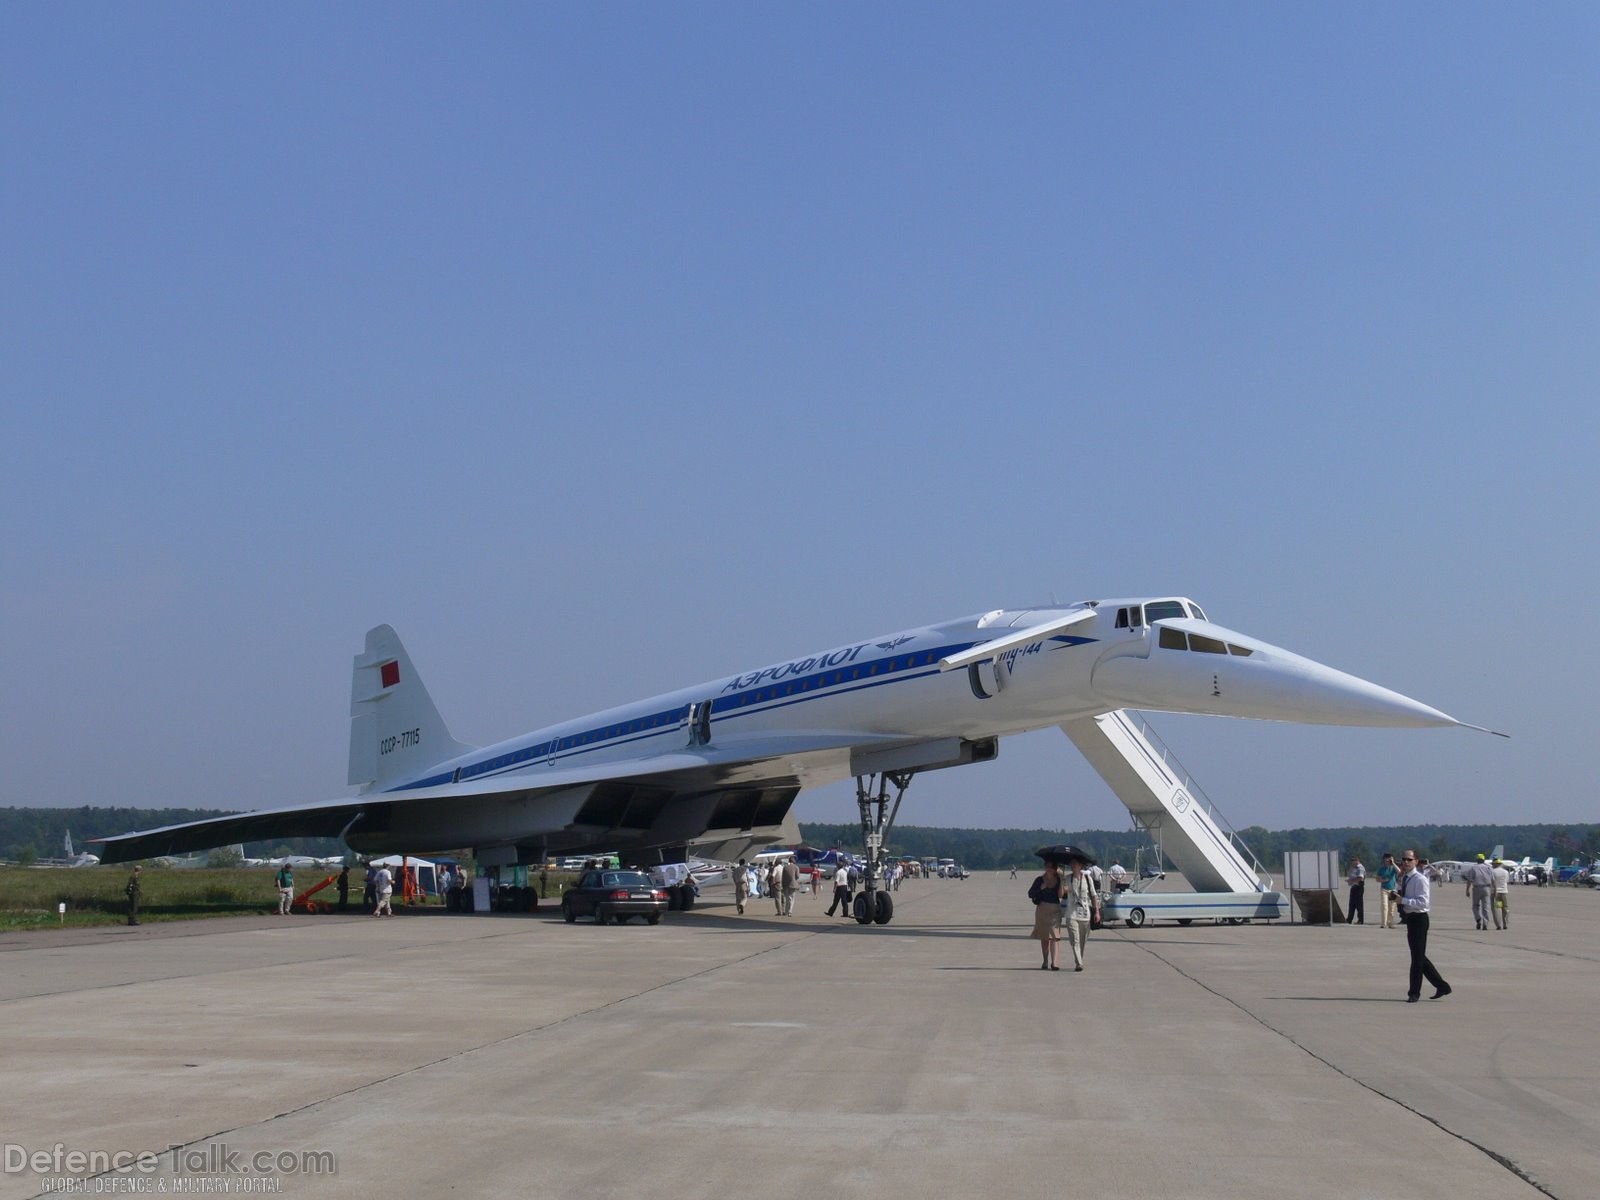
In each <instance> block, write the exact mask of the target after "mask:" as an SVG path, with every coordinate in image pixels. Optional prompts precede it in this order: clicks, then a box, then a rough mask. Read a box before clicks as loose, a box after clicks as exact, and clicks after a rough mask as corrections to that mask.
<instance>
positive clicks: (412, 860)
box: [365, 854, 439, 896]
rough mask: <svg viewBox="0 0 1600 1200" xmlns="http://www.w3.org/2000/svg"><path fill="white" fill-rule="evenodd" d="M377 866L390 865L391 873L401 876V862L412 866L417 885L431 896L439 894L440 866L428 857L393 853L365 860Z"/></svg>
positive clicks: (397, 876)
mask: <svg viewBox="0 0 1600 1200" xmlns="http://www.w3.org/2000/svg"><path fill="white" fill-rule="evenodd" d="M365 861H367V862H370V863H371V864H372V865H373V866H375V867H388V868H389V874H391V875H393V876H395V877H396V879H398V878H399V868H400V864H401V863H404V864H405V865H406V866H408V867H410V868H411V870H412V872H413V874H414V877H415V878H416V881H417V886H418V887H420V888H421V889H422V890H423V891H424V892H427V893H428V895H430V896H437V895H438V894H439V880H438V868H437V867H436V866H435V864H434V863H432V862H430V861H429V860H428V859H426V858H418V857H416V856H415V855H413V854H407V855H405V856H403V857H402V856H401V855H399V854H391V855H389V856H388V857H386V858H372V859H367V860H365Z"/></svg>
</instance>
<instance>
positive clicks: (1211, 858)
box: [1061, 709, 1272, 892]
mask: <svg viewBox="0 0 1600 1200" xmlns="http://www.w3.org/2000/svg"><path fill="white" fill-rule="evenodd" d="M1061 729H1062V732H1064V733H1065V734H1066V735H1067V736H1068V737H1069V738H1071V739H1072V744H1073V745H1074V746H1076V747H1077V748H1078V749H1079V751H1081V752H1082V754H1083V756H1084V758H1086V759H1088V760H1089V765H1090V766H1092V767H1093V768H1094V769H1095V770H1096V771H1098V772H1099V773H1100V777H1101V778H1102V779H1104V780H1105V781H1106V782H1107V783H1108V784H1110V785H1111V790H1112V791H1113V792H1115V793H1116V794H1117V797H1118V798H1119V799H1120V800H1121V801H1122V802H1123V803H1124V804H1126V805H1127V806H1128V811H1129V812H1130V813H1132V814H1133V819H1134V821H1135V822H1136V823H1137V824H1138V825H1139V826H1140V827H1141V828H1142V829H1145V830H1147V831H1148V832H1149V833H1150V834H1151V835H1152V836H1153V837H1155V838H1156V840H1157V841H1158V842H1159V844H1160V846H1161V849H1162V851H1163V852H1164V853H1165V854H1166V856H1167V857H1168V858H1169V859H1171V860H1172V863H1173V865H1174V866H1176V867H1177V868H1178V870H1180V871H1182V872H1183V877H1184V878H1185V879H1187V880H1188V881H1189V886H1190V887H1192V888H1193V889H1194V890H1195V891H1197V892H1265V891H1269V890H1271V887H1272V880H1271V878H1270V877H1269V876H1268V875H1267V871H1266V868H1265V867H1263V866H1262V865H1261V862H1260V860H1259V859H1257V858H1256V856H1255V855H1254V854H1252V853H1251V851H1250V848H1249V847H1248V846H1246V845H1245V844H1244V842H1243V841H1242V840H1241V839H1240V837H1239V835H1238V834H1237V833H1235V832H1234V830H1233V827H1232V826H1231V825H1229V824H1228V822H1227V820H1226V819H1225V818H1224V817H1223V815H1222V814H1221V813H1220V812H1218V811H1217V807H1216V805H1215V804H1213V803H1212V802H1211V800H1210V798H1209V797H1207V796H1206V794H1205V793H1204V792H1203V791H1201V790H1200V785H1199V784H1197V783H1195V781H1194V780H1193V779H1192V778H1191V777H1190V775H1189V773H1188V772H1187V771H1185V770H1184V769H1183V766H1182V764H1180V763H1179V762H1178V760H1177V757H1176V756H1175V755H1174V754H1173V753H1172V751H1171V750H1170V749H1168V747H1167V745H1166V743H1164V742H1163V741H1162V740H1161V739H1160V738H1159V737H1157V736H1156V733H1155V730H1153V729H1151V728H1150V724H1149V722H1148V721H1146V720H1145V719H1144V718H1143V717H1142V716H1140V715H1139V714H1138V713H1135V712H1130V711H1128V710H1126V709H1118V710H1117V711H1115V712H1109V713H1104V714H1102V715H1101V716H1098V717H1082V718H1079V719H1078V720H1076V721H1067V722H1065V723H1063V724H1062V726H1061Z"/></svg>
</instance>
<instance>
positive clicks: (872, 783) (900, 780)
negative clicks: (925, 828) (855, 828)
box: [851, 771, 916, 925]
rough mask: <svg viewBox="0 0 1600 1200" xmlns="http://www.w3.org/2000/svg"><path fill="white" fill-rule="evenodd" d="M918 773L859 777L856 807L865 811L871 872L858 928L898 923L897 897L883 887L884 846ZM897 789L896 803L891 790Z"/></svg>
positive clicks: (858, 905) (860, 899)
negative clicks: (895, 920) (908, 789)
mask: <svg viewBox="0 0 1600 1200" xmlns="http://www.w3.org/2000/svg"><path fill="white" fill-rule="evenodd" d="M915 774H916V772H915V771H883V772H881V773H879V774H877V775H857V776H856V805H857V807H858V808H859V809H860V811H861V841H862V845H863V847H864V849H865V850H866V857H867V872H866V878H865V880H864V881H863V882H862V885H861V891H860V892H859V893H857V895H856V898H855V903H854V905H853V907H852V909H851V915H853V916H854V917H855V919H856V924H858V925H873V924H876V925H887V924H888V923H889V922H890V921H892V920H893V919H894V897H893V896H891V895H890V894H889V893H888V891H886V890H884V889H883V887H882V883H883V843H884V841H885V839H886V838H888V836H889V830H891V829H893V828H894V819H895V816H896V814H897V813H899V811H900V801H901V800H903V799H904V798H905V794H906V788H908V787H910V786H911V777H912V776H913V775H915ZM891 786H893V788H894V800H893V802H892V803H891V802H890V799H889V788H890V787H891Z"/></svg>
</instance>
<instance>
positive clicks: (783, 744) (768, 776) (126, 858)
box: [90, 732, 908, 863]
mask: <svg viewBox="0 0 1600 1200" xmlns="http://www.w3.org/2000/svg"><path fill="white" fill-rule="evenodd" d="M907 744H908V741H907V739H905V738H898V737H890V736H885V735H882V734H868V733H844V732H825V733H815V734H779V735H765V736H757V737H751V738H740V739H732V740H729V741H728V742H726V743H723V744H719V745H707V746H700V747H696V748H695V749H694V750H692V751H680V752H675V753H670V754H658V755H653V756H651V757H648V758H635V759H623V760H619V761H616V762H612V763H598V764H595V765H593V766H589V767H582V768H569V769H566V770H553V771H543V772H536V773H535V772H527V771H520V772H510V773H507V774H503V775H495V776H490V777H487V778H479V779H474V780H472V781H470V782H466V783H450V784H441V785H439V786H436V787H426V788H409V789H400V790H395V791H388V792H368V793H366V794H364V795H359V796H344V797H340V798H338V799H333V800H320V801H312V802H309V803H306V804H296V805H288V806H285V807H281V808H274V809H264V810H257V811H255V812H246V813H239V814H237V815H232V816H226V817H209V818H206V819H205V820H201V821H189V822H185V823H183V824H180V825H168V826H164V827H162V828H160V829H150V830H142V831H139V832H136V833H127V834H121V835H118V836H115V837H107V838H91V839H90V840H91V841H93V842H95V843H96V844H98V845H102V846H104V848H105V849H104V853H103V854H102V856H101V858H102V861H104V862H107V863H119V862H130V861H132V860H134V859H141V858H156V857H162V856H167V855H176V854H186V853H191V852H193V851H196V850H205V849H209V848H211V847H213V846H220V845H227V844H233V843H240V842H259V841H281V840H282V839H284V838H297V837H339V836H340V835H341V834H344V833H346V832H347V831H349V832H350V834H351V837H352V838H357V837H359V836H360V834H361V833H362V832H363V830H362V828H361V826H362V825H363V824H368V825H377V824H381V822H379V821H377V820H376V819H375V818H376V817H377V816H378V815H379V814H388V813H390V812H391V811H393V810H404V809H406V808H407V807H409V806H413V805H419V806H420V805H429V806H437V805H438V804H439V802H441V801H449V800H452V799H454V800H457V801H459V802H461V804H462V805H463V806H465V805H467V804H470V803H472V802H474V801H479V802H481V801H491V802H492V801H496V800H498V801H504V802H507V803H508V804H509V803H512V802H526V801H530V800H536V799H539V798H541V797H546V796H551V795H554V794H557V793H562V792H572V791H574V790H576V789H583V788H586V787H589V786H591V785H597V784H633V785H638V786H640V787H643V788H652V789H659V790H661V791H664V792H665V793H666V794H667V800H666V803H670V802H671V800H672V799H674V798H678V797H687V796H691V795H697V796H698V795H702V794H704V793H706V792H708V791H714V790H716V789H717V788H719V787H727V786H733V785H737V786H740V787H745V788H755V787H760V786H762V785H772V786H781V785H785V784H792V783H794V782H795V781H796V780H798V779H801V778H807V777H812V778H814V779H815V780H820V779H821V778H824V777H826V778H830V779H831V778H835V777H843V775H844V774H845V773H846V771H847V770H848V769H849V762H850V758H851V754H852V752H854V753H856V754H860V753H862V752H877V751H879V750H880V749H882V750H893V749H895V748H897V747H902V746H905V745H907ZM357 818H360V821H358V820H357ZM352 822H356V824H355V825H352ZM506 832H507V840H509V841H514V840H516V839H517V838H518V837H530V838H531V837H538V836H548V835H551V834H560V833H561V832H563V830H562V829H561V828H556V829H547V828H536V827H529V828H526V829H513V828H512V827H511V826H509V825H508V826H507V830H506ZM596 836H597V837H599V840H601V841H604V840H605V838H604V837H603V836H600V834H599V833H598V831H597V834H596ZM433 848H435V849H446V848H451V847H448V846H444V845H440V846H435V847H433Z"/></svg>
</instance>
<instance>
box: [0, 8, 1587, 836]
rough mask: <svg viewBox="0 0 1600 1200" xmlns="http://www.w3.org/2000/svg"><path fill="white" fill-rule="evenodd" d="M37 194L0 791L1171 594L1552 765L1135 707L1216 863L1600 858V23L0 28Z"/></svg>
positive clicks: (621, 19)
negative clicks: (1212, 805) (1224, 830)
mask: <svg viewBox="0 0 1600 1200" xmlns="http://www.w3.org/2000/svg"><path fill="white" fill-rule="evenodd" d="M0 162H3V163H4V164H5V167H4V170H3V172H0V380H3V388H4V392H3V397H0V499H3V506H0V512H3V520H4V526H3V528H4V534H3V542H0V756H3V759H4V762H5V764H6V769H5V771H4V772H3V780H4V782H3V784H0V803H5V804H19V805H78V804H98V805H104V804H139V805H158V804H173V805H185V806H187V805H196V806H218V807H238V808H250V807H258V806H266V805H274V804H280V803H289V802H295V801H302V800H312V799H321V798H328V797H333V796H337V795H341V794H343V792H344V790H345V789H344V787H343V781H344V775H345V760H346V744H347V734H348V722H347V714H348V697H349V669H350V658H351V656H352V655H353V654H355V653H356V652H357V651H358V650H359V649H360V646H361V639H362V635H363V633H364V631H365V630H366V629H367V628H368V627H369V626H370V625H373V624H376V623H378V622H380V621H387V622H390V623H392V624H394V625H395V626H396V628H397V629H399V631H400V632H401V634H402V636H403V637H404V638H405V640H406V643H407V646H408V648H409V649H410V651H411V654H412V656H413V658H414V659H415V660H416V662H417V665H418V667H419V669H420V670H421V672H422V673H423V675H424V676H425V678H426V680H427V682H428V684H429V686H430V689H431V691H432V692H433V694H434V697H435V699H436V701H437V702H438V704H439V706H440V708H441V710H442V711H443V712H444V715H445V717H446V719H447V721H448V722H449V723H450V725H451V727H452V731H453V732H454V733H455V735H456V736H457V737H459V738H461V739H462V740H466V741H473V742H490V741H494V740H497V739H500V738H503V737H507V736H511V735H513V734H516V733H519V732H522V731H524V730H527V729H530V728H533V727H536V726H538V725H542V724H545V723H548V722H551V721H554V720H557V719H561V718H564V717H568V716H573V715H577V714H580V713H583V712H586V711H590V710H593V709H596V708H600V707H604V706H607V705H610V704H613V703H618V702H622V701H625V700H629V699H633V698H636V697H641V696H645V695H650V694H653V693H656V692H661V691H666V690H670V689H673V688H676V687H679V686H684V685H687V684H691V683H695V682H698V681H701V680H704V679H709V678H713V677H716V676H720V675H724V674H730V673H733V672H736V671H741V670H747V669H750V668H753V667H756V666H759V665H762V664H765V663H769V662H775V661H781V660H783V659H785V658H788V657H792V656H793V655H795V654H799V653H804V652H809V651H813V650H815V649H817V648H818V647H820V646H827V645H833V644H838V643H842V642H845V641H849V640H853V639H856V638H860V637H863V636H866V635H869V634H878V633H885V632H889V631H892V630H895V629H898V628H902V627H905V626H908V625H915V624H921V623H924V622H930V621H937V620H942V619H947V618H952V617H956V616H961V615H964V614H967V613H973V612H981V611H985V610H987V609H991V608H997V607H1005V606H1019V605H1025V604H1030V603H1033V602H1037V601H1040V600H1047V599H1049V598H1051V597H1055V598H1057V599H1060V600H1062V601H1070V600H1076V599H1085V598H1091V597H1097V596H1103V595H1129V594H1139V593H1160V592H1170V593H1177V594H1183V595H1190V596H1193V597H1194V598H1196V599H1197V600H1199V601H1200V602H1201V603H1202V604H1203V605H1205V606H1206V608H1207V609H1208V610H1209V611H1210V613H1211V615H1212V617H1213V618H1214V619H1216V620H1218V621H1220V622H1221V623H1222V624H1225V625H1228V626H1231V627H1234V628H1237V629H1241V630H1244V631H1246V632H1249V633H1252V634H1255V635H1258V636H1261V637H1264V638H1266V639H1268V640H1269V641H1275V642H1277V643H1279V644H1281V645H1284V646H1287V647H1289V648H1291V649H1293V650H1296V651H1299V652H1301V653H1304V654H1307V655H1310V656H1311V657H1313V658H1317V659H1319V660H1321V661H1324V662H1327V663H1329V664H1331V665H1333V666H1337V667H1340V668H1343V669H1345V670H1349V671H1352V672H1355V673H1356V674H1359V675H1362V676H1365V677H1367V678H1371V679H1374V680H1376V681H1377V682H1379V683H1382V684H1385V685H1387V686H1390V687H1393V688H1396V689H1397V690H1399V691H1402V692H1404V693H1406V694H1408V695H1411V696H1415V697H1417V698H1418V699H1420V700H1423V701H1425V702H1427V703H1429V704H1433V705H1435V706H1437V707H1439V708H1442V709H1444V710H1445V711H1447V712H1450V713H1452V714H1454V715H1456V716H1458V717H1460V718H1462V719H1464V720H1468V721H1474V722H1479V723H1483V724H1487V725H1492V726H1494V727H1496V728H1500V729H1505V730H1508V731H1509V732H1510V733H1512V734H1513V740H1512V741H1509V742H1507V741H1502V740H1499V739H1491V738H1488V737H1484V736H1482V735H1477V734H1470V733H1466V732H1463V731H1458V730H1452V731H1420V732H1419V731H1412V732H1402V731H1360V730H1340V729H1307V728H1300V727H1292V726H1278V725H1262V724H1255V723H1250V722H1233V721H1223V720H1214V719H1202V718H1176V717H1167V718H1162V717H1157V718H1156V725H1157V728H1158V729H1160V730H1161V731H1162V732H1163V733H1164V734H1165V735H1166V737H1167V739H1168V741H1169V742H1171V743H1172V744H1173V746H1174V747H1175V749H1176V750H1177V752H1178V754H1179V755H1180V757H1181V758H1182V759H1183V760H1184V762H1185V763H1186V765H1188V766H1189V767H1190V769H1191V770H1192V771H1193V772H1194V773H1195V774H1196V775H1197V776H1198V778H1199V779H1200V781H1201V783H1202V784H1203V785H1204V786H1205V787H1206V789H1207V790H1208V791H1209V792H1210V794H1211V795H1212V797H1213V798H1214V799H1215V800H1216V801H1217V802H1218V803H1219V805H1220V806H1221V808H1222V810H1223V812H1224V813H1226V814H1227V816H1228V817H1229V818H1231V819H1232V821H1233V822H1234V823H1235V824H1236V825H1241V826H1242V825H1246V824H1252V823H1260V824H1264V825H1268V826H1271V827H1274V828H1283V827H1288V826H1294V825H1302V824H1344V823H1399V822H1406V823H1409V822H1413V821H1423V822H1427V821H1449V822H1454V821H1525V820H1562V821H1591V820H1595V819H1600V818H1597V806H1596V804H1595V798H1594V785H1593V783H1592V776H1593V762H1594V759H1593V756H1592V754H1591V753H1590V751H1591V750H1592V748H1593V744H1592V742H1591V737H1592V733H1593V729H1594V727H1595V716H1594V714H1595V702H1594V692H1595V683H1596V676H1597V667H1600V651H1597V650H1596V645H1597V640H1600V639H1597V638H1596V637H1595V635H1594V634H1593V633H1592V632H1591V630H1590V629H1589V627H1588V617H1589V613H1590V610H1591V608H1593V607H1594V603H1595V598H1596V596H1597V595H1600V571H1597V568H1596V550H1597V540H1600V539H1597V536H1596V534H1597V529H1596V526H1597V512H1600V496H1597V491H1600V485H1597V476H1600V471H1597V467H1596V460H1597V458H1600V415H1597V406H1596V391H1597V386H1596V385H1597V381H1600V336H1597V335H1600V222H1597V221H1596V219H1595V204H1596V197H1600V10H1596V9H1595V8H1594V7H1593V6H1591V5H1582V4H1572V5H1557V4H1539V5H1534V6H1519V7H1515V8H1509V7H1505V6H1494V5H1487V4H1430V3H1419V4H1407V5H1400V6H1394V5H1382V4H1375V3H1373V4H1339V5H1323V6H1315V5H1304V4H1295V5H1270V4H1229V5H1215V4H1213V5H1193V4H1176V5H1165V4H1149V5H1138V6H1079V5H1062V4H1049V5H1022V4H1008V5H1001V6H996V5H970V6H957V5H940V4H928V3H915V4H888V3H880V4H871V5H844V4H815V5H790V6H779V5H771V4H760V5H736V4H656V3H644V4H621V3H603V4H576V3H573V4H542V5H523V4H488V3H485V4H473V5H436V4H435V5H407V4H390V3H384V4H360V5H356V4H332V5H327V4H310V3H299V4H295V3H290V4H274V5H265V6H262V5H255V6H249V5H216V4H199V3H195V4H172V3H157V4H139V5H125V4H110V3H95V4H75V5H69V6H61V5H51V4H9V5H5V6H4V7H0ZM799 811H800V815H801V817H802V819H813V820H848V819H850V818H851V817H852V816H853V812H854V806H853V804H852V803H851V802H850V800H849V792H848V791H846V790H845V789H843V788H833V789H825V790H823V791H821V792H819V793H816V794H815V795H811V796H807V797H805V798H803V799H802V801H801V803H800V808H799ZM901 820H902V821H905V822H909V823H915V824H957V825H983V826H1034V825H1045V826H1058V827H1065V828H1080V827H1085V826H1097V827H1111V828H1120V827H1123V826H1124V825H1125V824H1126V821H1127V817H1126V813H1125V811H1124V810H1123V809H1122V806H1121V805H1120V804H1119V803H1118V802H1117V800H1116V799H1115V798H1114V797H1113V796H1112V795H1111V793H1110V792H1109V791H1108V790H1107V789H1106V788H1105V787H1104V785H1103V784H1101V783H1100V781H1099V780H1098V778H1097V777H1096V776H1094V775H1093V774H1092V773H1091V772H1090V771H1089V769H1088V768H1087V767H1086V766H1084V765H1083V764H1082V762H1081V761H1080V760H1079V759H1078V757H1077V755H1076V753H1075V752H1074V751H1073V750H1072V748H1071V746H1070V745H1069V744H1068V743H1067V742H1066V740H1065V738H1063V737H1062V736H1061V735H1060V734H1059V733H1056V732H1053V731H1052V732H1046V733H1042V734H1034V735H1029V736H1027V737H1023V738H1018V739H1013V740H1011V741H1008V742H1007V743H1006V744H1005V746H1004V749H1003V753H1002V756H1001V761H1000V762H998V763H996V764H994V765H991V766H985V767H973V768H970V769H967V770H963V771H951V772H945V773H942V774H939V775H935V776H929V777H928V778H926V779H925V780H922V781H919V782H918V784H917V785H916V786H915V787H914V788H913V791H912V796H911V799H910V800H908V802H907V806H906V808H905V809H904V810H903V811H902V815H901Z"/></svg>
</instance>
